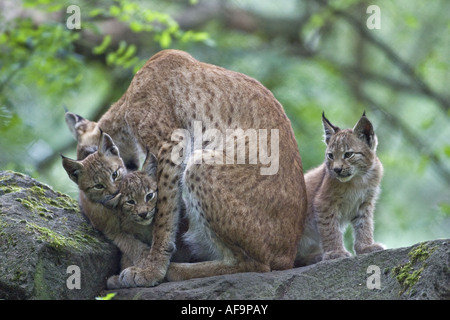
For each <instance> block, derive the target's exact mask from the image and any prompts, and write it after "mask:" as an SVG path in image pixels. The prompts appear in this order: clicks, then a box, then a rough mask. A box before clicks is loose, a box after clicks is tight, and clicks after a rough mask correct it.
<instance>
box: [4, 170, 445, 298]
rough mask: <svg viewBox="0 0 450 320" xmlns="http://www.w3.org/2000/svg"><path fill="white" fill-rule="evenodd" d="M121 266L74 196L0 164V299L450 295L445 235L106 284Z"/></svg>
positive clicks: (403, 296) (117, 255) (435, 296)
mask: <svg viewBox="0 0 450 320" xmlns="http://www.w3.org/2000/svg"><path fill="white" fill-rule="evenodd" d="M72 265H75V266H78V267H79V269H80V280H81V282H80V289H76V288H73V289H70V288H69V287H70V283H71V282H70V279H72V278H71V277H72V276H73V273H72V272H69V273H68V271H69V270H68V267H69V266H72ZM118 272H119V252H118V249H117V248H116V247H115V246H114V245H113V244H112V243H110V242H109V241H108V240H107V239H106V238H105V237H104V236H103V235H102V234H101V233H100V232H98V231H96V230H94V229H93V228H92V227H91V226H90V225H89V224H88V223H87V221H86V220H85V219H84V218H83V216H82V214H81V213H80V211H79V207H78V204H77V202H76V201H75V200H73V199H71V198H70V197H68V196H67V195H64V194H61V193H59V192H56V191H54V190H52V189H51V188H50V187H49V186H47V185H45V184H42V183H40V182H38V181H36V180H34V179H32V178H30V177H28V176H25V175H22V174H20V173H15V172H11V171H0V299H94V298H95V297H97V296H106V295H107V294H109V293H116V295H115V297H114V299H138V300H175V299H176V300H182V299H189V300H200V299H213V300H249V299H251V300H257V299H266V300H273V299H277V300H278V299H279V300H294V299H295V300H297V299H357V300H365V299H450V239H443V240H433V241H427V242H423V243H419V244H416V245H413V246H411V247H405V248H397V249H389V250H384V251H380V252H374V253H370V254H364V255H358V256H354V257H350V258H343V259H336V260H331V261H324V262H319V263H317V264H315V265H311V266H307V267H302V268H296V269H290V270H285V271H274V272H268V273H239V274H232V275H224V276H216V277H209V278H201V279H192V280H187V281H180V282H165V283H162V284H160V285H159V286H156V287H153V288H129V289H117V290H110V291H108V290H105V286H106V279H107V277H109V276H110V275H113V274H117V273H118ZM67 281H69V282H70V283H69V287H68V285H67ZM373 287H374V288H373Z"/></svg>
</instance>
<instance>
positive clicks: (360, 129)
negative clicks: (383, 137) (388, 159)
mask: <svg viewBox="0 0 450 320" xmlns="http://www.w3.org/2000/svg"><path fill="white" fill-rule="evenodd" d="M353 133H354V134H355V135H356V136H357V137H358V138H359V139H361V140H363V141H364V142H365V143H367V144H368V146H369V148H370V149H372V150H374V151H375V150H376V148H377V144H378V141H377V136H376V135H375V132H374V130H373V126H372V123H371V122H370V121H369V119H367V117H366V112H364V113H363V115H362V116H361V119H359V121H358V123H357V124H356V125H355V127H354V128H353Z"/></svg>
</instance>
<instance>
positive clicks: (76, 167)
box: [61, 155, 84, 184]
mask: <svg viewBox="0 0 450 320" xmlns="http://www.w3.org/2000/svg"><path fill="white" fill-rule="evenodd" d="M61 158H62V165H63V167H64V170H66V172H67V174H68V176H69V178H70V179H71V180H72V181H73V182H75V183H76V184H78V180H79V178H80V175H81V173H82V172H83V169H84V167H83V164H82V163H81V162H80V161H76V160H72V159H69V158H67V157H65V156H63V155H61Z"/></svg>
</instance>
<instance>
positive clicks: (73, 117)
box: [65, 112, 88, 140]
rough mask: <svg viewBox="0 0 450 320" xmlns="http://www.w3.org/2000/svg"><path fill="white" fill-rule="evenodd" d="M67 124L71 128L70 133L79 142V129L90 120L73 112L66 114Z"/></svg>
mask: <svg viewBox="0 0 450 320" xmlns="http://www.w3.org/2000/svg"><path fill="white" fill-rule="evenodd" d="M65 119H66V124H67V127H68V128H69V130H70V132H71V133H72V136H73V137H74V138H75V140H78V134H79V133H78V130H77V129H78V127H79V126H80V125H82V124H84V123H87V122H88V120H86V119H84V118H83V117H82V116H79V115H77V114H75V113H72V112H66V114H65Z"/></svg>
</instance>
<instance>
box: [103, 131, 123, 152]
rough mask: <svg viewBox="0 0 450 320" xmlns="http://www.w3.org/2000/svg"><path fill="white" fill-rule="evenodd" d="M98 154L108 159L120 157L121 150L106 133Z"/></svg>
mask: <svg viewBox="0 0 450 320" xmlns="http://www.w3.org/2000/svg"><path fill="white" fill-rule="evenodd" d="M98 153H99V154H100V155H101V156H106V157H120V155H119V148H117V147H116V145H115V144H114V141H113V139H112V138H111V137H110V136H109V135H108V134H107V133H105V132H102V134H101V136H100V144H99V145H98Z"/></svg>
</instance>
